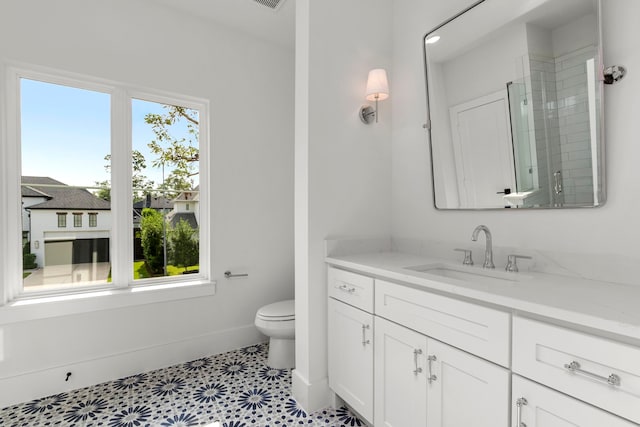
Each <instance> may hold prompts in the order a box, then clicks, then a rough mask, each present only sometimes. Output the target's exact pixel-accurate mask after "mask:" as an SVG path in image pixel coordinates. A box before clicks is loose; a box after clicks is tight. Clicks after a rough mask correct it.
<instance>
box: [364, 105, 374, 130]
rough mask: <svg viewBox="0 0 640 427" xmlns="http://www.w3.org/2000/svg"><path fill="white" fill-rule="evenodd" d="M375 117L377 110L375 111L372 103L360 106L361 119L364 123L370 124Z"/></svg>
mask: <svg viewBox="0 0 640 427" xmlns="http://www.w3.org/2000/svg"><path fill="white" fill-rule="evenodd" d="M375 117H376V112H375V111H374V109H373V107H371V106H370V105H363V106H362V107H360V120H362V123H364V124H367V125H368V124H369V123H371V122H372V121H373V119H374V118H375Z"/></svg>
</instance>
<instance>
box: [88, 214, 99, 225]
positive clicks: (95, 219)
mask: <svg viewBox="0 0 640 427" xmlns="http://www.w3.org/2000/svg"><path fill="white" fill-rule="evenodd" d="M87 215H88V217H89V220H88V225H89V228H96V227H97V226H98V212H89V213H88V214H87Z"/></svg>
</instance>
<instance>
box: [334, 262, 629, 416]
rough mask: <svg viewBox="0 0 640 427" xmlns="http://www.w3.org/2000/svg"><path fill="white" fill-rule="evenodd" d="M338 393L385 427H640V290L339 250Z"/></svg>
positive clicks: (336, 298) (336, 274)
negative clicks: (348, 252) (341, 254)
mask: <svg viewBox="0 0 640 427" xmlns="http://www.w3.org/2000/svg"><path fill="white" fill-rule="evenodd" d="M326 262H327V264H328V274H327V277H328V296H329V303H328V307H329V313H328V322H329V324H328V337H329V342H328V348H329V359H328V362H329V385H330V387H331V389H332V390H333V391H334V392H335V393H336V395H337V396H339V397H340V398H341V399H343V400H344V401H345V402H346V403H347V404H348V405H349V406H351V407H352V408H353V409H354V410H355V411H356V412H358V413H359V414H360V415H361V416H362V417H363V418H364V419H366V420H367V422H369V423H370V424H371V425H374V426H376V427H377V426H411V427H414V426H416V427H418V426H429V427H440V426H451V427H453V426H474V427H485V426H486V427H499V426H504V427H507V426H517V427H525V426H526V427H549V426H553V427H558V426H581V427H603V426H607V427H623V426H624V427H629V426H634V425H640V310H639V309H638V302H639V301H640V287H636V286H627V285H619V284H612V283H604V282H597V281H592V280H585V279H578V278H570V277H563V276H557V275H551V274H544V273H535V272H523V273H515V272H505V271H503V270H490V269H483V268H482V267H478V266H466V265H462V263H459V264H457V263H451V262H449V261H441V260H436V259H427V258H425V257H420V256H414V255H408V254H402V253H394V252H388V253H370V254H360V255H345V256H329V257H327V258H326Z"/></svg>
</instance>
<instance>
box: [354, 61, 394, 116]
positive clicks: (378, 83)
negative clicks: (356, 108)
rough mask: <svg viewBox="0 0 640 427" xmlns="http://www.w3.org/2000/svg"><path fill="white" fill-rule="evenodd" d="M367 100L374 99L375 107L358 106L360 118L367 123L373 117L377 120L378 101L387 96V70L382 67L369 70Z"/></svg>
mask: <svg viewBox="0 0 640 427" xmlns="http://www.w3.org/2000/svg"><path fill="white" fill-rule="evenodd" d="M365 98H366V99H367V101H376V109H375V110H374V109H373V108H371V107H370V106H369V105H363V106H362V107H360V120H362V122H363V123H365V124H369V123H371V122H372V121H373V118H374V117H375V119H376V123H377V122H378V101H384V100H385V99H387V98H389V81H388V80H387V72H386V70H385V69H383V68H376V69H373V70H371V71H369V77H368V78H367V92H366V94H365Z"/></svg>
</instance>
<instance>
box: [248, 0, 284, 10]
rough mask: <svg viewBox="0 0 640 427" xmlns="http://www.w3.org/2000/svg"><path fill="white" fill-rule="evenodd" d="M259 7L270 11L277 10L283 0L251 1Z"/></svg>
mask: <svg viewBox="0 0 640 427" xmlns="http://www.w3.org/2000/svg"><path fill="white" fill-rule="evenodd" d="M253 1H255V2H256V3H258V4H259V5H262V6H266V7H268V8H269V9H271V10H278V9H279V8H280V6H282V3H284V2H285V0H253Z"/></svg>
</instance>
